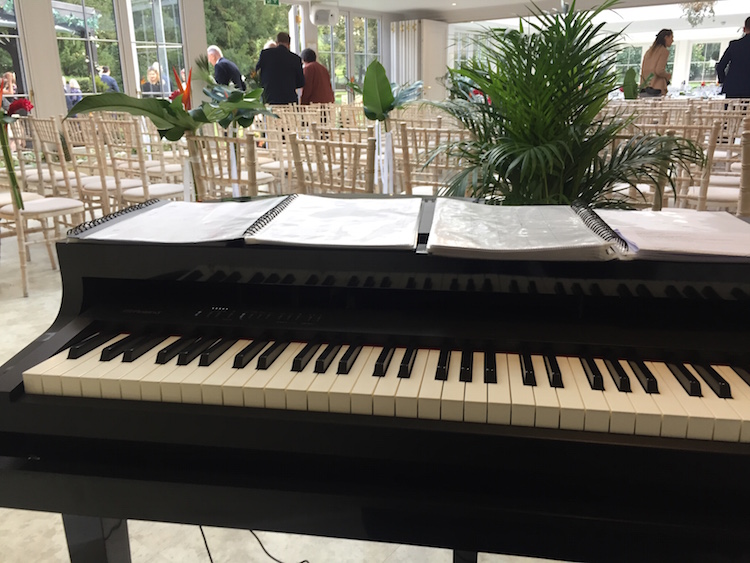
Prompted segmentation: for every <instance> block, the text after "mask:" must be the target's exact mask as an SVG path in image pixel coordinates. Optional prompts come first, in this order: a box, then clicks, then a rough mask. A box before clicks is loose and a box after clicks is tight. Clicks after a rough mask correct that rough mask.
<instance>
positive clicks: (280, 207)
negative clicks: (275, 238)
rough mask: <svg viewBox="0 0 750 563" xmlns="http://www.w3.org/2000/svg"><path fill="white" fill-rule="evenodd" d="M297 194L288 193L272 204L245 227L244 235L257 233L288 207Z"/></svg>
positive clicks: (249, 235) (248, 235)
mask: <svg viewBox="0 0 750 563" xmlns="http://www.w3.org/2000/svg"><path fill="white" fill-rule="evenodd" d="M297 195H298V194H289V195H288V196H286V197H285V198H284V199H283V200H281V201H280V202H279V203H278V204H277V205H275V206H273V207H272V208H271V209H269V210H268V211H266V212H265V213H264V214H263V215H261V216H260V217H258V218H257V219H256V220H255V222H254V223H253V224H252V225H250V226H249V227H248V228H247V230H246V231H245V236H246V237H251V236H253V235H256V234H258V231H260V230H261V229H262V228H263V227H265V226H266V225H268V224H269V223H270V222H271V221H273V220H274V219H275V218H276V216H277V215H278V214H279V213H281V212H282V211H284V209H286V208H287V207H289V204H290V203H292V202H293V201H294V200H295V199H296V198H297Z"/></svg>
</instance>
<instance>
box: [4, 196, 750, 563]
mask: <svg viewBox="0 0 750 563" xmlns="http://www.w3.org/2000/svg"><path fill="white" fill-rule="evenodd" d="M433 208H434V200H432V199H430V198H426V199H425V200H424V201H423V202H422V206H421V215H420V221H419V225H420V227H419V239H418V245H417V248H416V250H368V251H362V250H351V249H345V248H343V249H342V248H317V249H311V248H302V247H293V246H268V245H252V246H246V245H245V244H243V243H242V241H239V240H232V241H224V242H210V243H196V244H156V243H152V244H143V243H133V242H112V241H100V240H92V239H90V238H86V237H81V236H75V235H71V236H69V237H68V239H67V240H66V241H64V242H61V243H59V244H58V246H57V251H58V256H59V261H60V268H61V273H62V281H63V297H62V304H61V307H60V312H59V315H58V317H57V319H56V320H55V322H54V324H53V325H52V326H51V327H50V328H49V330H47V331H46V332H45V333H44V334H42V335H40V336H39V337H38V338H37V339H36V340H34V341H33V342H31V343H30V344H29V345H28V346H27V347H26V348H25V349H23V350H22V351H21V352H19V353H18V354H17V355H16V356H15V357H14V358H12V359H11V360H10V361H8V362H7V363H6V364H5V365H4V366H2V368H0V456H1V457H0V505H3V506H8V507H17V508H25V509H32V510H45V511H54V512H59V513H62V514H63V520H64V524H65V529H66V534H67V539H68V543H69V548H70V553H71V558H72V561H73V562H74V563H81V562H90V561H91V562H93V561H105V562H126V561H129V560H130V557H129V551H128V547H127V525H126V524H123V521H125V520H127V519H143V520H154V521H166V522H182V523H193V524H206V525H213V526H224V527H234V528H250V529H255V530H270V531H283V532H290V533H303V534H312V535H320V536H331V537H341V538H357V539H367V540H375V541H387V542H397V543H404V544H415V545H425V546H436V547H444V548H449V549H452V550H454V553H455V560H456V561H471V560H475V559H476V553H477V552H491V553H507V554H519V555H529V556H537V557H549V558H556V559H564V560H571V561H573V560H574V561H633V560H638V561H677V560H679V561H748V560H750V533H748V532H749V531H750V510H748V507H749V506H750V414H748V413H749V412H750V375H748V371H747V370H748V369H750V350H749V347H748V343H749V342H750V328H749V327H750V264H747V263H713V264H705V263H697V262H696V263H693V262H678V261H674V262H660V261H645V260H641V261H639V260H633V261H610V262H537V261H492V260H475V259H466V258H463V259H462V258H446V257H440V256H435V255H431V254H428V253H427V252H426V251H425V241H426V238H427V234H428V231H429V227H430V224H431V218H432V212H433ZM114 220H116V221H126V220H128V216H127V215H126V216H123V217H121V218H118V219H114Z"/></svg>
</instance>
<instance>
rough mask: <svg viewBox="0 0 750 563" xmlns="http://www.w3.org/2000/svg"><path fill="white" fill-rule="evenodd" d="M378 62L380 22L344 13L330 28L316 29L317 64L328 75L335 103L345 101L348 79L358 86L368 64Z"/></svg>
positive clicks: (346, 98) (362, 80) (347, 98)
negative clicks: (326, 70) (320, 65)
mask: <svg viewBox="0 0 750 563" xmlns="http://www.w3.org/2000/svg"><path fill="white" fill-rule="evenodd" d="M379 59H380V19H379V18H368V17H364V16H352V17H351V19H349V18H348V17H347V15H346V14H342V15H341V16H340V17H339V21H338V22H337V23H336V24H335V25H333V26H329V25H321V26H318V62H320V64H322V65H324V66H325V67H326V68H327V69H328V72H330V73H331V80H332V81H333V91H334V93H335V94H336V100H337V101H338V102H343V103H346V102H348V101H349V92H348V91H347V89H346V85H347V83H348V82H349V79H350V78H354V81H355V82H356V83H358V84H360V85H362V83H363V82H364V79H365V72H366V70H367V67H368V66H369V64H370V63H371V62H372V61H375V60H379Z"/></svg>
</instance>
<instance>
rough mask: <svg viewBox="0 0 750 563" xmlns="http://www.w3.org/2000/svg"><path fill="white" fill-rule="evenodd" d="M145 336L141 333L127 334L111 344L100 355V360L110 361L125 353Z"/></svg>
mask: <svg viewBox="0 0 750 563" xmlns="http://www.w3.org/2000/svg"><path fill="white" fill-rule="evenodd" d="M142 338H143V335H141V334H131V335H129V336H126V337H125V338H123V339H122V340H118V341H117V342H115V343H114V344H110V345H109V346H107V347H106V348H105V349H104V350H102V355H101V356H99V360H100V361H102V362H108V361H110V360H112V359H114V358H116V357H117V356H119V355H120V354H123V353H124V352H125V350H127V349H129V348H130V347H131V346H132V345H133V344H135V343H136V342H138V341H140V340H141V339H142Z"/></svg>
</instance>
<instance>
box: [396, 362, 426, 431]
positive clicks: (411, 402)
mask: <svg viewBox="0 0 750 563" xmlns="http://www.w3.org/2000/svg"><path fill="white" fill-rule="evenodd" d="M429 355H430V350H427V349H421V350H417V356H416V358H414V366H413V367H412V370H411V376H409V377H407V378H402V379H401V383H399V384H398V389H397V390H396V416H399V417H403V418H417V416H418V406H417V404H418V400H419V389H420V387H421V386H422V380H423V378H424V376H425V367H426V366H427V358H428V357H429Z"/></svg>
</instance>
